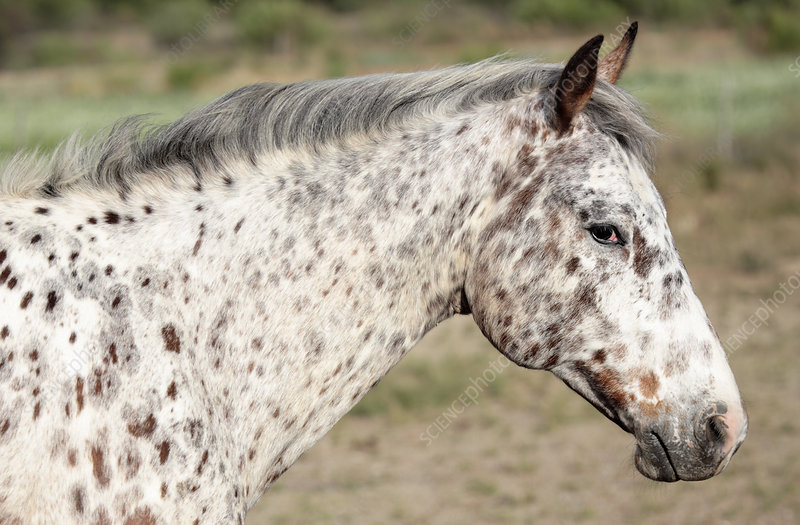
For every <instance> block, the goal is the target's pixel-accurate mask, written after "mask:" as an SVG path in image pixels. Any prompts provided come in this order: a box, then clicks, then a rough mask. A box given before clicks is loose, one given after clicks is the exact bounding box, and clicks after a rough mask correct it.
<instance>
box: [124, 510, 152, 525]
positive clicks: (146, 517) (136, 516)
mask: <svg viewBox="0 0 800 525" xmlns="http://www.w3.org/2000/svg"><path fill="white" fill-rule="evenodd" d="M123 525H156V518H155V516H153V513H152V512H150V508H149V507H138V508H137V509H136V510H135V511H134V513H133V514H129V515H128V516H127V517H126V518H125V521H124V522H123Z"/></svg>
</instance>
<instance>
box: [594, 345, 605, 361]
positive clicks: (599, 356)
mask: <svg viewBox="0 0 800 525" xmlns="http://www.w3.org/2000/svg"><path fill="white" fill-rule="evenodd" d="M605 361H606V352H605V350H603V349H602V348H601V349H600V350H598V351H596V352H595V353H594V354H592V362H593V363H597V364H598V365H602V364H603V363H605Z"/></svg>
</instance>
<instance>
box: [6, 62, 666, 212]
mask: <svg viewBox="0 0 800 525" xmlns="http://www.w3.org/2000/svg"><path fill="white" fill-rule="evenodd" d="M561 70H562V66H560V65H557V64H542V63H538V62H535V61H533V60H530V59H513V60H512V59H506V58H493V59H489V60H484V61H482V62H478V63H476V64H472V65H457V66H451V67H447V68H444V69H438V70H430V71H422V72H416V73H402V74H376V75H368V76H363V77H354V78H343V79H335V80H319V81H304V82H297V83H293V84H273V83H262V84H254V85H251V86H247V87H243V88H240V89H237V90H234V91H232V92H230V93H228V94H226V95H223V96H222V97H220V98H218V99H216V100H214V101H213V102H211V103H209V104H208V105H206V106H204V107H201V108H199V109H197V110H194V111H192V112H190V113H188V114H187V115H185V116H183V117H181V118H180V119H178V120H176V121H175V122H173V123H171V124H167V125H164V126H160V127H153V126H149V127H148V125H147V123H146V121H145V119H144V118H143V117H129V118H126V119H123V120H121V121H119V122H118V123H117V124H116V125H114V126H113V127H112V128H110V129H108V130H106V131H104V132H101V133H99V134H97V135H95V136H94V137H93V138H92V139H91V140H89V141H88V142H86V143H83V142H82V141H81V140H80V139H79V138H78V136H77V135H73V136H72V137H71V138H70V139H69V140H67V141H66V142H64V143H62V144H61V145H60V146H59V147H58V148H57V149H56V151H55V152H54V153H52V154H51V155H49V156H41V155H39V154H37V153H18V154H16V155H15V156H14V157H12V158H11V159H10V160H9V161H8V162H7V163H6V165H5V166H4V167H3V168H2V170H1V171H0V194H10V195H19V196H30V195H34V194H39V195H40V196H58V195H61V194H63V193H65V192H66V191H68V190H70V189H73V188H78V187H79V188H82V189H89V190H91V189H100V188H107V189H112V190H116V191H119V192H120V193H121V194H125V193H127V191H128V190H130V188H132V187H135V186H136V184H137V183H138V182H139V181H140V179H141V178H142V177H143V176H147V177H158V176H164V177H169V176H170V175H169V172H170V170H171V169H174V168H175V167H176V166H179V165H182V166H184V167H186V168H189V169H190V170H191V172H192V173H193V174H194V176H195V177H196V178H197V181H198V184H202V182H203V181H204V180H207V179H208V178H209V177H212V176H214V174H216V176H218V177H219V176H222V175H223V174H224V167H225V165H226V164H227V163H228V162H230V161H231V160H235V159H245V160H249V161H250V162H252V163H253V164H255V162H256V159H257V157H258V156H260V155H262V154H264V153H269V152H278V151H281V150H288V149H294V150H317V149H319V148H321V147H323V146H326V145H331V144H335V143H336V142H338V141H344V140H346V139H348V138H352V137H354V136H365V137H367V138H370V137H372V138H377V137H378V136H380V135H385V134H387V133H391V132H392V131H397V130H402V129H409V128H412V127H413V126H414V124H415V123H418V122H420V121H421V120H430V119H436V118H439V119H441V118H442V117H443V116H447V115H449V116H452V115H454V114H459V113H463V112H467V111H469V110H470V109H473V108H475V107H477V106H479V105H482V104H489V103H493V102H501V101H505V100H509V99H512V98H514V97H516V96H519V95H522V94H527V93H532V92H536V91H542V90H545V89H552V88H553V86H554V85H555V83H556V81H557V79H558V77H559V75H560V73H561ZM583 113H584V114H585V115H587V116H588V118H589V119H590V120H591V121H592V122H593V123H594V125H595V126H596V127H597V128H598V129H599V130H600V131H601V132H603V133H606V134H608V135H610V136H612V137H614V138H615V139H616V140H617V141H618V142H619V143H620V144H621V145H622V146H623V147H624V148H625V149H626V150H627V151H629V152H630V153H631V154H632V155H633V156H634V157H636V158H638V159H639V160H640V161H641V162H642V164H643V165H644V166H645V167H646V168H648V169H650V168H651V167H652V163H653V155H654V153H653V150H654V148H653V142H654V139H655V137H656V133H655V132H654V131H653V129H652V128H651V127H650V125H649V124H648V119H647V116H646V114H645V112H644V111H643V109H642V107H641V106H640V104H639V103H638V102H637V101H636V100H635V99H634V98H633V97H632V96H631V95H629V94H628V93H626V92H625V91H624V90H622V89H620V88H618V87H617V86H615V85H612V84H609V83H607V82H603V81H598V82H597V84H596V86H595V88H594V91H593V93H592V98H591V101H590V102H589V104H588V106H587V107H586V108H585V109H584V110H583ZM148 180H151V179H148Z"/></svg>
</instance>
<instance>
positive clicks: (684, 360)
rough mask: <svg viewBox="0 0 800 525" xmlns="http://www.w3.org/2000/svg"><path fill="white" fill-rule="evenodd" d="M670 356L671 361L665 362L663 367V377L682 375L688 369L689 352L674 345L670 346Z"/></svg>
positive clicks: (683, 347)
mask: <svg viewBox="0 0 800 525" xmlns="http://www.w3.org/2000/svg"><path fill="white" fill-rule="evenodd" d="M669 350H670V354H671V355H672V359H670V360H669V361H667V364H666V366H665V367H664V375H665V376H666V377H672V376H674V375H676V374H682V373H684V372H685V371H686V370H687V369H688V368H689V351H688V349H687V348H685V346H683V345H681V346H678V345H677V344H675V343H671V344H670V348H669Z"/></svg>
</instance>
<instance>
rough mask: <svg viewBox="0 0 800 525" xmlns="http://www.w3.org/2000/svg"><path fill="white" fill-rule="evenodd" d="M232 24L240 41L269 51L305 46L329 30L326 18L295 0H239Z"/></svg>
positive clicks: (314, 41) (313, 42)
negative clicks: (262, 0)
mask: <svg viewBox="0 0 800 525" xmlns="http://www.w3.org/2000/svg"><path fill="white" fill-rule="evenodd" d="M235 24H236V32H237V35H238V37H239V39H240V40H241V41H242V42H244V43H246V44H248V45H251V46H254V47H261V48H266V49H269V50H271V51H283V50H286V49H289V48H292V47H294V46H298V47H300V48H306V47H308V46H310V45H313V44H315V43H317V42H319V41H320V40H322V38H323V37H324V36H325V34H326V33H327V32H328V25H327V22H326V21H325V19H324V18H323V17H322V16H321V15H320V14H319V13H318V12H317V11H316V10H315V9H313V8H311V7H309V6H307V5H305V4H304V3H303V2H300V1H298V0H274V1H271V2H259V1H250V2H242V3H241V4H240V5H238V6H237V8H236V13H235Z"/></svg>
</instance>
